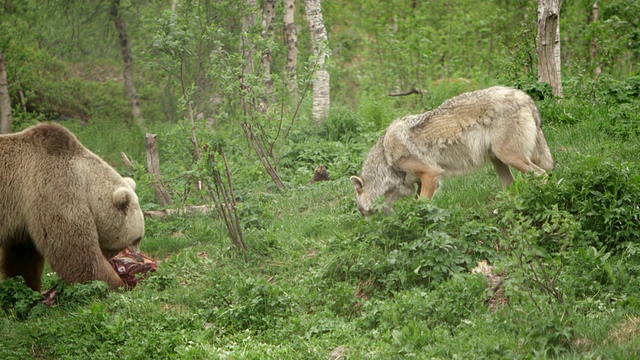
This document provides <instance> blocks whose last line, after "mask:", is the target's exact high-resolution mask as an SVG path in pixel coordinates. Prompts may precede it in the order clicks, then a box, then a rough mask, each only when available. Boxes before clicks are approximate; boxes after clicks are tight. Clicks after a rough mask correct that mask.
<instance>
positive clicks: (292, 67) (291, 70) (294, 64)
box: [284, 0, 298, 92]
mask: <svg viewBox="0 0 640 360" xmlns="http://www.w3.org/2000/svg"><path fill="white" fill-rule="evenodd" d="M295 6H296V5H295V0H284V34H285V42H286V44H287V63H286V65H285V71H286V74H287V78H288V79H289V89H290V90H292V91H294V92H297V91H298V71H297V68H298V30H297V29H296V23H295V20H294V14H295V11H296V7H295Z"/></svg>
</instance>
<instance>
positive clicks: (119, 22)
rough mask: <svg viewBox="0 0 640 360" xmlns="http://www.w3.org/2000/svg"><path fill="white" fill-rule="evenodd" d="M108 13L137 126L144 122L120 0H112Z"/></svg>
mask: <svg viewBox="0 0 640 360" xmlns="http://www.w3.org/2000/svg"><path fill="white" fill-rule="evenodd" d="M109 15H110V16H111V19H112V20H113V24H114V25H115V26H116V30H118V38H119V43H120V51H121V52H122V60H123V62H124V72H123V76H124V86H125V89H126V91H127V97H128V98H129V102H130V103H131V114H132V115H133V121H135V123H136V124H138V125H139V126H142V125H143V124H144V119H143V118H142V111H141V110H140V103H139V101H138V91H137V90H136V86H135V83H134V82H133V56H132V55H131V43H130V42H129V37H128V36H127V25H126V23H125V22H124V19H122V16H121V14H120V0H112V2H111V10H110V11H109Z"/></svg>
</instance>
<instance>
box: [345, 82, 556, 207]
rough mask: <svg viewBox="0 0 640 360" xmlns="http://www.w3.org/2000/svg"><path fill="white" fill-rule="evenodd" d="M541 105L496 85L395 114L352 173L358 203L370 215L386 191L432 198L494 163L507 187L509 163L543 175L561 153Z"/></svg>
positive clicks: (396, 196)
mask: <svg viewBox="0 0 640 360" xmlns="http://www.w3.org/2000/svg"><path fill="white" fill-rule="evenodd" d="M541 124H542V120H541V118H540V112H539V110H538V107H537V106H536V104H535V103H534V102H533V99H531V97H529V96H528V95H527V94H526V93H524V92H522V91H520V90H517V89H511V88H507V87H501V86H495V87H491V88H488V89H484V90H479V91H473V92H469V93H465V94H462V95H459V96H456V97H454V98H452V99H449V100H447V101H445V102H444V103H443V104H442V105H440V106H439V107H438V108H436V109H434V110H431V111H428V112H426V113H424V114H420V115H409V116H405V117H402V118H400V119H397V120H395V121H394V122H393V123H392V124H391V125H390V126H389V127H388V128H387V131H386V133H385V134H384V135H383V136H382V137H381V138H380V139H379V140H378V142H377V143H376V145H374V147H373V148H372V149H371V151H370V153H369V155H368V156H367V158H366V160H365V161H364V164H363V166H362V172H361V174H360V176H359V177H358V176H352V177H351V181H352V182H353V184H354V186H355V189H356V201H357V203H358V209H359V210H360V212H362V213H363V214H365V215H367V214H369V213H370V212H371V210H372V205H373V202H374V201H375V200H376V199H377V198H379V197H381V196H384V197H385V198H386V199H387V201H389V202H395V201H396V200H398V199H400V198H401V197H405V196H410V195H412V194H413V193H414V192H415V189H414V184H415V183H416V182H418V183H421V185H420V189H419V194H420V197H428V198H432V197H433V195H434V193H435V192H436V190H437V188H438V184H439V181H440V180H441V179H445V178H449V177H454V176H460V175H465V174H469V173H472V172H474V171H476V170H478V169H480V168H482V167H483V166H484V165H485V164H486V163H487V162H491V163H492V164H493V166H494V168H495V169H496V172H497V173H498V176H499V177H500V180H501V181H502V185H503V188H504V187H507V186H508V185H510V184H511V183H512V182H513V180H514V179H513V175H512V174H511V170H510V169H509V166H512V167H514V168H516V169H518V170H520V171H522V172H529V171H533V172H534V173H536V174H538V175H542V174H544V173H545V172H547V171H551V170H553V167H554V165H553V158H552V157H551V152H550V151H549V147H548V145H547V140H546V138H545V136H544V133H543V132H542V128H541Z"/></svg>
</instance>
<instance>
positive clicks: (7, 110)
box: [0, 51, 13, 134]
mask: <svg viewBox="0 0 640 360" xmlns="http://www.w3.org/2000/svg"><path fill="white" fill-rule="evenodd" d="M12 122H13V116H12V115H11V100H10V99H9V84H8V83H7V62H6V59H5V56H4V53H3V52H2V51H0V134H9V133H11V123H12Z"/></svg>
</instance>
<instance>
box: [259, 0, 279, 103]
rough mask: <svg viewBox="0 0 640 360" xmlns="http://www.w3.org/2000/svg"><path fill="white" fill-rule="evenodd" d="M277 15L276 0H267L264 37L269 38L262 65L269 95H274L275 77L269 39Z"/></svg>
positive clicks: (263, 18)
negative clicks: (272, 75) (272, 76)
mask: <svg viewBox="0 0 640 360" xmlns="http://www.w3.org/2000/svg"><path fill="white" fill-rule="evenodd" d="M275 17H276V0H266V1H265V3H264V11H263V15H262V28H263V30H262V37H263V38H264V39H265V40H267V41H266V42H267V46H266V48H265V49H264V51H263V53H262V67H263V68H264V80H263V82H264V87H265V93H266V94H267V97H268V98H269V99H270V98H271V97H272V96H273V79H272V78H271V63H272V62H273V54H272V53H271V46H270V44H269V40H270V39H271V38H272V37H273V23H274V22H275Z"/></svg>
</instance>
